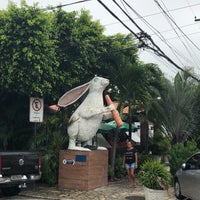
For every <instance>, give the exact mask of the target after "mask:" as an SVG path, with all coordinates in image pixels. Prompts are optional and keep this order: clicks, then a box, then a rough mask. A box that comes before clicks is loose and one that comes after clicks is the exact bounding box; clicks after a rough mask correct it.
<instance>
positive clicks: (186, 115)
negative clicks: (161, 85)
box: [160, 73, 196, 143]
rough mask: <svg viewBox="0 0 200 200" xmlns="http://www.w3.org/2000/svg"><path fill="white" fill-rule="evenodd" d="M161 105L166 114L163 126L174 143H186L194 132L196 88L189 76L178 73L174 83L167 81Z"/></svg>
mask: <svg viewBox="0 0 200 200" xmlns="http://www.w3.org/2000/svg"><path fill="white" fill-rule="evenodd" d="M166 88H167V90H166V92H164V93H162V96H161V101H160V102H161V104H162V107H163V109H164V112H165V118H164V120H163V123H162V124H163V126H164V128H165V130H166V131H167V133H168V135H170V136H171V137H172V138H173V141H172V142H173V143H184V142H185V141H186V140H187V138H188V137H189V136H190V134H191V131H192V130H193V119H194V115H193V112H192V110H193V105H194V103H195V96H194V94H195V91H196V86H195V84H194V82H192V81H191V79H190V77H189V76H187V74H181V73H178V74H177V75H176V77H175V79H174V83H170V82H169V81H166Z"/></svg>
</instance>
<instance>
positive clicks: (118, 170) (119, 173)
mask: <svg viewBox="0 0 200 200" xmlns="http://www.w3.org/2000/svg"><path fill="white" fill-rule="evenodd" d="M122 162H123V156H121V155H118V156H117V157H116V160H115V176H116V178H122V177H124V176H126V170H125V169H124V168H122Z"/></svg>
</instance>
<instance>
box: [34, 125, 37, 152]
mask: <svg viewBox="0 0 200 200" xmlns="http://www.w3.org/2000/svg"><path fill="white" fill-rule="evenodd" d="M34 146H35V150H36V149H37V123H36V122H35V126H34Z"/></svg>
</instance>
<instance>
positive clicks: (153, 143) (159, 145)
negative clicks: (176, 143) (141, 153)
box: [149, 130, 171, 155]
mask: <svg viewBox="0 0 200 200" xmlns="http://www.w3.org/2000/svg"><path fill="white" fill-rule="evenodd" d="M170 147H171V141H170V137H168V136H166V135H164V133H162V132H161V131H159V130H157V131H155V132H154V135H153V137H152V138H150V140H149V150H150V151H152V154H154V155H166V154H167V153H168V152H169V150H170Z"/></svg>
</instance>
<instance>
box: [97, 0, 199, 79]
mask: <svg viewBox="0 0 200 200" xmlns="http://www.w3.org/2000/svg"><path fill="white" fill-rule="evenodd" d="M97 1H98V2H99V3H100V4H101V5H102V6H103V7H104V8H105V9H106V10H107V11H108V12H109V13H110V14H111V15H112V16H113V17H115V18H116V19H117V20H119V21H120V22H121V24H122V25H124V27H125V28H127V30H129V31H130V32H131V33H132V34H133V35H134V36H135V37H136V38H137V39H138V40H139V41H140V42H141V44H142V46H144V47H146V48H149V49H150V50H152V51H153V52H154V53H155V54H157V55H158V56H161V57H163V58H165V59H166V60H168V61H169V62H170V63H171V64H173V65H174V66H175V67H176V68H178V69H179V70H181V71H184V72H185V70H184V69H183V68H181V67H180V66H178V65H177V64H176V63H175V62H174V61H173V60H172V59H170V58H169V57H168V56H167V55H166V54H165V53H164V52H163V51H162V50H161V49H160V47H159V46H157V45H156V44H155V43H154V41H153V40H152V38H151V37H150V36H149V35H148V34H146V33H145V32H144V31H143V30H142V29H141V28H140V27H139V26H138V25H137V24H136V23H135V21H134V20H133V19H132V18H131V17H130V16H129V15H127V13H126V12H125V11H124V10H123V9H122V8H121V6H119V4H118V3H117V2H116V1H115V0H113V2H114V3H115V4H116V5H117V6H118V7H119V8H120V9H121V10H122V12H123V13H124V14H125V15H126V16H127V17H128V18H129V19H130V20H131V22H132V23H133V24H134V25H135V26H136V27H137V28H138V29H139V30H140V31H141V35H142V36H143V37H144V36H145V38H146V39H148V40H149V41H150V42H151V44H152V45H153V47H151V46H149V45H147V44H146V43H145V42H144V40H143V39H142V38H141V36H140V37H139V36H138V35H137V34H136V33H134V32H133V31H132V29H130V28H129V27H128V26H127V25H126V24H125V23H124V22H123V21H122V20H121V19H120V18H119V17H117V16H116V15H115V14H114V13H113V12H112V11H111V10H110V9H109V8H108V7H107V6H106V5H105V4H104V3H103V2H102V1H101V0H97ZM190 77H192V78H193V79H194V80H196V81H198V82H199V81H200V80H199V79H198V78H197V77H195V76H194V75H192V74H190Z"/></svg>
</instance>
